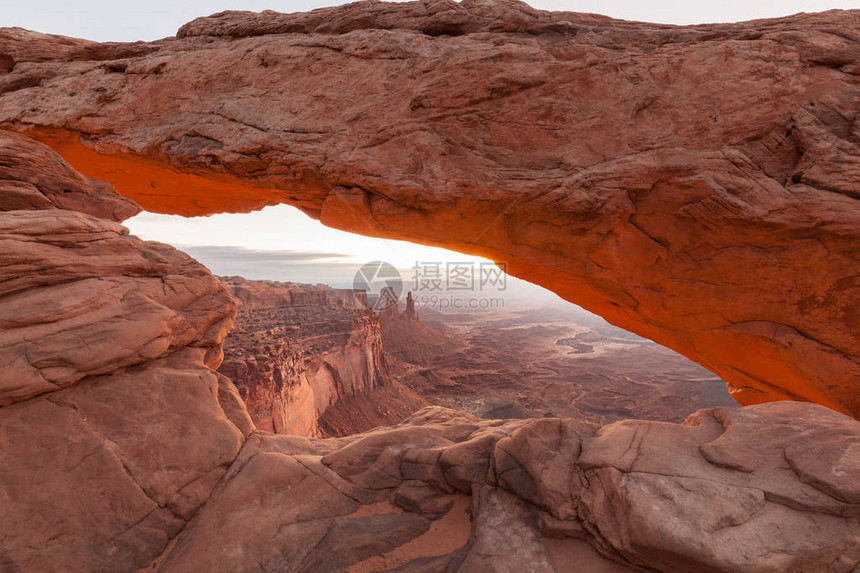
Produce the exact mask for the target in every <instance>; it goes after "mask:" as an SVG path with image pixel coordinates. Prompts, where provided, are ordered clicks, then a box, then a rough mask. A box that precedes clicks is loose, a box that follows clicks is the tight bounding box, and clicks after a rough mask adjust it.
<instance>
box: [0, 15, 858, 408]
mask: <svg viewBox="0 0 860 573" xmlns="http://www.w3.org/2000/svg"><path fill="white" fill-rule="evenodd" d="M858 46H860V12H858V11H832V12H826V13H822V14H801V15H797V16H791V17H787V18H781V19H774V20H763V21H756V22H747V23H739V24H731V25H725V24H720V25H702V26H689V27H674V26H661V25H656V24H642V23H635V22H625V21H618V20H612V19H610V18H604V17H600V16H594V15H584V14H576V13H570V12H544V11H540V10H534V9H532V8H530V7H528V6H527V5H526V4H523V3H521V2H517V1H515V0H496V1H490V0H464V1H463V2H460V3H457V2H454V1H453V0H424V1H421V2H410V3H405V4H401V3H379V2H359V3H355V4H350V5H346V6H341V7H337V8H328V9H323V10H317V11H314V12H310V13H307V14H278V13H275V12H264V13H262V14H254V13H249V12H226V13H221V14H216V15H214V16H211V17H208V18H200V19H197V20H195V21H193V22H191V23H189V24H187V25H186V26H183V27H182V29H181V30H180V31H179V33H178V35H177V37H176V38H169V39H165V40H161V41H157V42H151V43H135V44H96V43H92V42H86V41H82V40H69V39H67V38H58V37H51V36H44V35H40V34H36V33H32V32H26V31H22V30H18V29H6V30H3V31H0V60H2V61H4V62H7V64H6V65H5V69H6V71H5V73H3V71H0V124H2V125H3V126H7V127H12V128H14V129H16V130H23V131H27V132H29V133H31V134H32V135H34V136H36V137H39V138H40V139H42V140H43V141H45V142H48V143H49V144H50V145H51V146H52V147H54V148H55V149H56V150H58V151H59V152H60V153H61V154H62V155H63V156H64V157H65V158H66V159H68V160H69V161H71V162H72V163H73V164H74V165H75V166H76V167H78V168H79V169H80V170H81V171H82V172H83V173H86V174H88V175H90V176H93V177H97V178H100V179H105V180H107V181H110V182H111V183H112V184H113V185H114V186H115V187H116V188H117V189H118V190H119V191H120V192H121V193H122V194H124V195H125V196H127V197H131V198H133V199H135V200H136V201H138V202H139V203H140V204H141V205H142V206H143V207H144V208H146V209H148V210H152V211H160V212H164V213H175V214H182V215H204V214H210V213H215V212H222V211H238V212H245V211H249V210H252V209H259V208H260V207H262V206H264V205H271V204H275V203H289V204H292V205H296V206H298V207H300V208H302V209H303V210H304V211H305V212H306V213H308V214H309V215H311V216H313V217H317V218H319V219H320V220H321V221H322V222H323V223H325V224H326V225H330V226H334V227H337V228H341V229H346V230H349V231H353V232H357V233H362V234H366V235H374V236H381V237H392V238H399V239H409V240H414V241H418V242H421V243H426V244H432V245H439V246H444V247H448V248H451V249H455V250H460V251H463V252H468V253H474V254H480V255H483V256H486V257H489V258H491V259H493V260H496V261H504V262H506V264H507V269H508V271H509V272H511V273H512V274H514V275H516V276H519V277H522V278H525V279H527V280H529V281H531V282H535V283H538V284H541V285H543V286H545V287H547V288H549V289H551V290H553V291H555V292H556V293H558V294H560V295H561V296H563V297H565V298H566V299H568V300H571V301H573V302H575V303H577V304H579V305H581V306H583V307H585V308H587V309H588V310H591V311H593V312H596V313H597V314H600V315H602V316H603V317H605V318H606V319H607V320H609V321H610V322H612V323H613V324H616V325H618V326H621V327H623V328H626V329H628V330H631V331H634V332H636V333H637V334H640V335H643V336H646V337H648V338H651V339H653V340H655V341H657V342H659V343H661V344H664V345H666V346H668V347H670V348H673V349H675V350H677V351H678V352H680V353H682V354H684V355H686V356H687V357H689V358H691V359H693V360H696V361H697V362H699V363H701V364H702V365H704V366H705V367H707V368H709V369H711V370H713V371H714V372H715V373H717V374H718V375H719V376H720V377H721V378H723V379H724V380H726V381H727V382H728V383H729V385H730V390H731V391H732V393H733V395H734V396H735V397H736V398H737V399H738V400H739V401H740V402H741V403H743V404H754V403H760V402H765V401H770V400H776V399H796V400H807V401H813V402H818V403H821V404H824V405H826V406H828V407H831V408H834V409H836V410H838V411H841V412H845V413H849V414H851V415H853V416H855V417H857V416H860V391H858V388H860V365H859V364H858V362H859V361H860V339H858V337H857V336H856V333H857V332H858V331H860V314H858V312H857V309H858V308H860V282H858V278H857V276H856V272H855V266H856V264H855V263H856V261H857V260H858V258H860V237H858V229H860V209H858V204H857V202H858V200H860V131H858V124H857V122H856V121H855V116H856V115H857V113H858V112H860V108H858V102H860V49H858Z"/></svg>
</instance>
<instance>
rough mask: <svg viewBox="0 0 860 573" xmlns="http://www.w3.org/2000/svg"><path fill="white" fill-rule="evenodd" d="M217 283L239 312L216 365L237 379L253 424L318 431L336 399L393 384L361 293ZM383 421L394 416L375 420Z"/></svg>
mask: <svg viewBox="0 0 860 573" xmlns="http://www.w3.org/2000/svg"><path fill="white" fill-rule="evenodd" d="M221 282H222V283H223V284H224V285H225V286H226V288H227V290H228V291H229V292H230V293H231V294H232V295H233V298H234V299H235V300H236V303H237V305H238V309H237V311H238V316H237V319H236V322H235V324H234V327H233V330H232V332H231V333H230V334H229V335H228V336H227V338H226V340H225V341H224V350H225V355H226V359H225V360H224V362H223V363H222V364H221V367H220V368H219V372H220V373H222V374H224V375H226V376H227V377H228V378H230V379H231V380H233V382H234V383H235V384H236V386H237V388H238V390H239V394H240V396H241V397H242V399H243V400H244V402H245V404H246V405H247V407H248V411H249V413H250V414H251V418H252V419H253V420H254V423H255V424H256V426H257V428H259V429H260V430H264V431H268V432H274V433H279V434H295V435H300V436H320V435H323V434H324V431H323V429H322V428H321V427H320V419H321V417H322V416H323V415H324V414H325V412H326V410H328V409H329V408H330V407H332V406H334V405H335V403H337V402H338V401H344V402H347V403H350V402H355V401H356V399H357V398H358V397H359V396H361V395H367V394H370V393H372V392H373V391H374V390H377V389H378V388H380V387H381V386H384V385H386V384H389V385H390V384H393V383H394V381H393V380H391V379H390V378H389V376H388V373H387V370H386V365H385V354H384V352H383V348H382V333H381V330H380V323H379V319H378V318H377V316H376V313H374V312H373V311H372V310H369V309H368V308H367V306H366V303H367V301H366V296H365V294H364V293H363V292H356V291H353V290H349V289H332V288H329V287H326V286H323V285H299V284H294V283H279V282H274V281H247V280H245V279H242V278H241V277H222V278H221ZM343 407H344V408H349V404H344V405H343ZM410 413H411V412H410ZM404 417H405V416H404ZM401 419H402V418H401ZM386 421H390V422H398V421H400V420H399V419H397V420H380V424H382V423H383V422H386Z"/></svg>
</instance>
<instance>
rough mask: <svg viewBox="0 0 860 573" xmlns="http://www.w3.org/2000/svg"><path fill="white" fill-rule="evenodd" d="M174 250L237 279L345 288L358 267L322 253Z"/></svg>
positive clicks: (344, 257)
mask: <svg viewBox="0 0 860 573" xmlns="http://www.w3.org/2000/svg"><path fill="white" fill-rule="evenodd" d="M176 247H177V248H178V249H180V250H182V251H184V252H186V253H188V254H189V255H191V256H192V257H194V258H195V259H197V260H198V261H200V262H201V263H203V264H204V265H206V266H207V267H208V268H209V270H211V271H212V272H213V273H214V274H216V275H221V276H229V275H239V276H243V277H245V278H246V279H257V280H263V279H265V280H278V281H289V282H299V283H325V284H330V285H333V286H339V287H347V286H349V285H351V284H352V280H353V277H354V276H355V273H356V271H357V270H358V269H359V267H360V266H361V264H360V263H356V262H353V261H352V259H351V257H350V256H349V255H346V254H343V253H334V252H326V251H293V250H277V251H269V250H259V249H249V248H246V247H222V246H214V245H206V246H194V245H192V246H183V245H176Z"/></svg>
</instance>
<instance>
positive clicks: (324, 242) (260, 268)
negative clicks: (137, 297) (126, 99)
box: [0, 0, 860, 300]
mask: <svg viewBox="0 0 860 573" xmlns="http://www.w3.org/2000/svg"><path fill="white" fill-rule="evenodd" d="M343 3H345V2H339V1H337V0H243V1H241V2H239V1H237V0H145V1H140V0H135V1H134V2H127V1H118V0H83V1H79V2H69V1H68V0H17V1H13V0H0V27H5V26H20V27H22V28H28V29H31V30H37V31H40V32H46V33H52V34H61V35H66V36H74V37H81V38H87V39H91V40H99V41H135V40H155V39H158V38H163V37H166V36H172V35H173V34H174V33H175V32H176V30H177V29H178V28H179V27H180V26H181V25H182V24H184V23H186V22H188V21H190V20H193V19H194V18H196V17H198V16H205V15H209V14H213V13H215V12H219V11H222V10H228V9H233V10H253V11H260V10H265V9H271V10H276V11H279V12H301V11H306V10H312V9H314V8H321V7H324V6H334V5H338V4H343ZM858 3H860V0H756V1H753V2H751V1H750V0H698V1H696V0H692V1H691V0H653V1H650V2H647V1H642V0H615V1H607V0H602V1H601V0H531V1H530V2H529V4H531V5H532V6H534V7H536V8H540V9H544V10H568V11H575V12H595V13H600V14H604V15H607V16H612V17H615V18H622V19H627V20H639V21H647V22H658V23H666V24H696V23H707V22H736V21H741V20H750V19H755V18H770V17H776V16H785V15H789V14H794V13H797V12H817V11H822V10H829V9H833V8H843V9H850V8H858V7H860V6H858ZM126 225H127V226H128V227H129V228H130V229H131V230H132V232H133V233H135V234H136V235H139V236H141V237H143V238H145V239H149V240H158V241H162V242H166V243H170V244H173V245H176V246H179V247H181V248H183V249H184V250H186V251H188V252H189V253H190V254H192V255H193V256H195V257H196V258H197V259H198V260H200V261H202V262H203V263H204V264H206V265H207V266H208V267H209V268H210V269H211V270H212V271H213V272H215V273H216V274H222V275H223V274H241V275H243V276H245V277H246V278H253V279H272V280H292V281H296V282H312V283H317V282H322V283H328V284H333V285H335V286H342V287H344V286H349V285H348V283H349V282H351V280H352V276H353V275H354V273H355V269H357V268H358V267H359V266H360V265H361V264H362V263H364V262H368V261H373V260H385V261H388V262H390V263H392V264H393V265H395V266H397V267H398V268H400V269H403V271H402V272H403V273H404V279H407V277H406V274H407V273H408V272H409V271H408V269H411V268H412V267H413V266H414V265H415V263H416V262H420V263H423V262H430V261H436V262H441V263H443V264H444V263H446V262H460V261H469V262H472V263H474V264H476V265H477V264H480V261H481V260H480V259H477V258H474V257H466V256H464V255H461V254H457V253H451V252H449V251H444V250H442V249H432V248H429V247H421V246H417V245H412V244H410V243H403V242H399V241H383V240H381V239H371V238H367V237H361V236H356V235H351V234H348V233H343V232H341V231H336V230H333V229H329V228H327V227H324V226H322V224H320V223H319V222H317V221H314V220H312V219H310V218H308V217H306V216H305V215H304V214H302V213H301V212H300V211H298V210H297V209H294V208H292V207H288V206H284V205H281V206H278V207H268V208H266V209H264V210H263V211H259V212H257V213H251V214H244V215H215V216H212V217H204V218H194V219H183V218H181V217H171V216H166V215H155V214H151V213H143V214H140V215H138V216H137V217H134V218H132V219H130V220H129V221H127V222H126ZM407 280H408V279H407ZM511 292H514V293H519V294H521V295H522V296H524V297H534V298H540V299H543V300H551V299H554V295H552V294H551V293H548V292H547V291H543V289H539V288H538V287H532V286H531V285H528V284H527V283H523V282H522V281H511V283H510V285H509V289H508V293H509V294H510V293H511Z"/></svg>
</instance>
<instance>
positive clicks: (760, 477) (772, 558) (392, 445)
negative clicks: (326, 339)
mask: <svg viewBox="0 0 860 573" xmlns="http://www.w3.org/2000/svg"><path fill="white" fill-rule="evenodd" d="M763 434H764V435H766V436H767V437H768V438H770V439H768V440H762V439H761V438H762V435H763ZM836 436H839V438H838V439H837V438H836ZM812 443H815V444H818V446H817V450H818V454H819V455H818V456H815V457H813V456H804V454H803V453H800V452H799V451H804V450H806V448H807V447H809V446H807V444H812ZM857 448H860V423H858V422H856V421H855V420H852V419H851V418H848V417H846V416H843V415H841V414H837V413H835V412H833V411H831V410H828V409H826V408H823V407H821V406H817V405H811V404H801V403H777V404H768V405H761V406H751V407H747V408H743V409H739V410H738V409H722V408H718V409H713V410H702V411H700V412H698V413H696V414H695V415H693V416H691V417H690V419H688V420H687V422H685V423H684V424H683V425H679V424H670V423H661V422H640V421H633V420H631V421H627V422H616V423H614V424H611V425H608V426H603V427H599V426H595V425H592V424H588V423H584V422H578V421H574V420H565V419H544V420H510V421H504V420H493V421H488V420H479V419H477V418H473V417H471V416H468V415H466V414H462V413H460V412H456V411H454V410H447V409H444V408H439V407H429V408H425V409H424V410H422V411H420V412H418V413H417V414H416V415H415V416H413V417H412V418H411V419H409V420H407V421H406V422H404V423H403V424H401V425H398V426H393V427H390V428H380V429H378V430H375V431H372V432H368V433H366V434H359V435H355V436H350V437H348V438H338V439H327V440H317V439H308V438H299V437H288V436H273V435H268V434H262V433H258V434H255V435H254V436H253V437H252V438H251V439H250V440H249V441H248V442H247V444H246V445H245V447H244V448H243V450H242V453H241V454H240V455H239V457H238V459H237V461H236V462H235V463H234V464H233V466H232V467H231V469H230V471H229V472H228V474H227V476H225V478H224V480H222V483H221V485H220V486H219V489H218V490H217V491H216V493H215V494H214V495H213V496H212V498H211V499H210V501H209V503H208V504H207V505H206V506H205V508H204V509H202V510H201V511H200V512H199V513H198V514H197V516H196V517H195V518H194V519H193V520H191V522H190V523H189V525H188V526H187V527H186V528H185V530H184V531H183V532H182V533H181V534H180V535H179V537H178V538H177V541H176V543H175V545H173V546H172V548H171V549H170V550H169V551H168V552H167V553H166V555H165V556H164V557H163V558H162V559H161V561H160V562H159V564H158V566H157V567H156V569H157V570H158V571H161V572H165V573H169V572H174V571H195V570H200V568H201V567H202V568H203V569H207V568H210V567H213V568H218V567H221V568H226V570H230V571H257V570H259V568H260V567H262V568H264V569H265V570H274V571H347V570H348V571H381V570H392V571H403V572H406V571H460V572H478V571H496V572H505V571H511V572H517V571H546V572H555V571H558V572H561V571H635V570H640V571H641V570H647V571H651V570H659V571H678V572H686V571H726V572H728V571H756V572H765V571H768V572H776V571H845V572H847V571H853V570H854V569H855V568H856V567H857V566H858V564H860V549H858V548H860V544H858V542H860V503H858V499H857V497H856V495H857V490H856V477H857V475H860V461H858V458H857V455H856V451H857ZM784 452H786V453H785V455H784ZM815 476H818V477H815ZM824 476H827V477H826V478H825V479H822V478H824ZM422 489H423V490H424V491H420V490H422ZM433 492H435V493H433ZM461 499H467V500H468V499H470V500H471V503H470V505H471V509H470V510H469V513H470V516H469V517H468V518H467V517H466V516H465V515H464V514H462V512H461V509H460V508H461V505H460V504H459V503H458V500H461ZM404 500H405V501H404ZM416 500H418V501H416ZM443 500H447V503H441V502H442V501H443ZM437 520H439V521H440V522H441V520H447V522H446V526H445V527H435V528H434V525H433V524H434V523H436V521H437ZM458 520H459V521H460V522H465V521H466V520H470V521H471V524H472V525H471V528H470V529H469V528H466V529H462V528H461V529H460V530H459V534H458V535H459V536H458V537H457V539H455V540H454V541H455V547H453V548H452V547H450V545H448V544H449V543H450V542H451V536H450V535H446V532H449V531H451V530H450V529H449V528H454V525H453V524H455V523H456V522H457V521H458ZM454 530H456V528H455V529H454ZM422 540H427V541H428V542H426V543H422ZM434 540H437V541H434ZM572 557H575V558H576V561H571V560H570V559H571V558H572ZM584 564H588V565H587V566H586V565H584ZM383 565H384V566H383Z"/></svg>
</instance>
